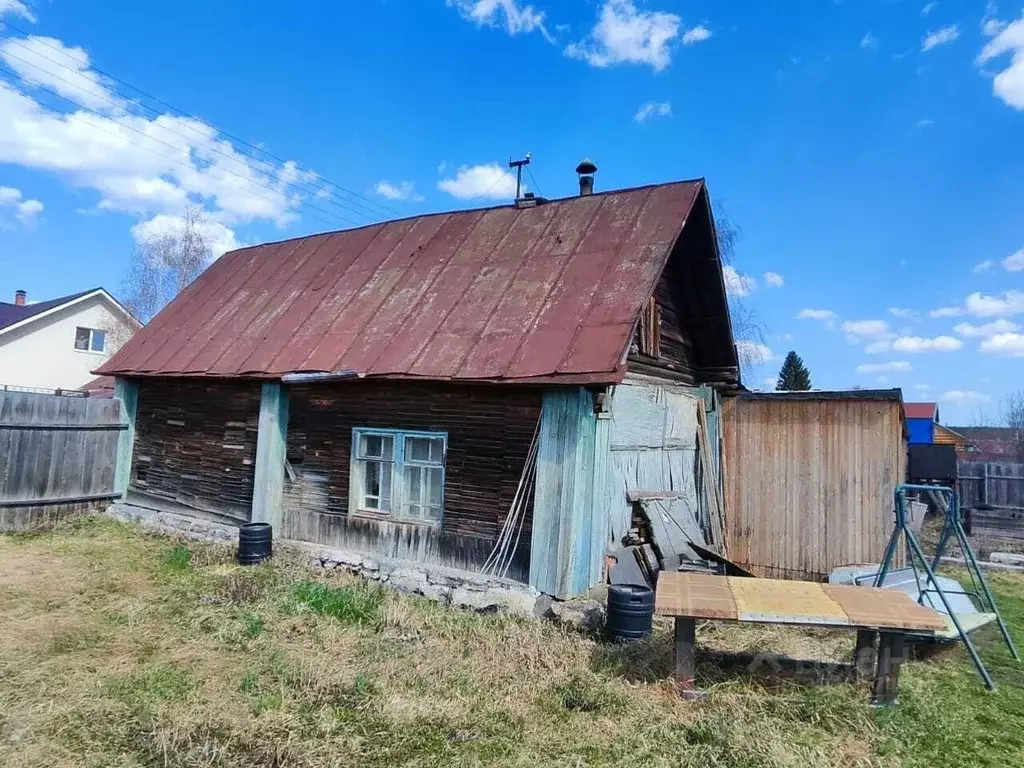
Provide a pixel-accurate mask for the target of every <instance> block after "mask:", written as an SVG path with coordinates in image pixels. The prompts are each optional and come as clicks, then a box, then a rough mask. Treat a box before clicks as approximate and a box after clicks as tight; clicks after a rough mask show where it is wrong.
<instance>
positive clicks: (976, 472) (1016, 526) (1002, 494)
mask: <svg viewBox="0 0 1024 768" xmlns="http://www.w3.org/2000/svg"><path fill="white" fill-rule="evenodd" d="M957 486H958V488H957V490H958V492H959V494H960V504H961V506H963V507H965V508H966V507H973V508H974V509H975V512H974V532H975V533H976V534H978V535H981V536H995V537H1000V538H1009V539H1024V464H1012V463H1009V462H1001V461H993V462H982V461H963V462H960V464H959V465H958V466H957Z"/></svg>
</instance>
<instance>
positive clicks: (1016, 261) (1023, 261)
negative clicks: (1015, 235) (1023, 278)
mask: <svg viewBox="0 0 1024 768" xmlns="http://www.w3.org/2000/svg"><path fill="white" fill-rule="evenodd" d="M1002 264H1003V269H1005V270H1006V271H1007V272H1022V271H1024V248H1021V249H1020V250H1019V251H1017V252H1016V253H1014V254H1011V255H1009V256H1007V257H1006V258H1005V259H1003V261H1002Z"/></svg>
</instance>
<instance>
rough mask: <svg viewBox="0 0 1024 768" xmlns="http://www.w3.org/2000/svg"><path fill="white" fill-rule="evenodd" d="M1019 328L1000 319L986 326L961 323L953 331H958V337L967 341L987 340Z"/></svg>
mask: <svg viewBox="0 0 1024 768" xmlns="http://www.w3.org/2000/svg"><path fill="white" fill-rule="evenodd" d="M1019 328H1020V327H1019V326H1018V325H1017V324H1016V323H1011V322H1010V321H1009V320H1006V319H1005V318H999V319H998V320H994V321H992V322H991V323H985V324H984V325H972V324H971V323H960V324H959V325H956V326H954V327H953V330H954V331H956V333H957V335H958V336H963V337H964V338H965V339H987V338H989V337H990V336H995V335H996V334H997V333H1013V332H1014V331H1017V330H1019Z"/></svg>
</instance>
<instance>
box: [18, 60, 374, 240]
mask: <svg viewBox="0 0 1024 768" xmlns="http://www.w3.org/2000/svg"><path fill="white" fill-rule="evenodd" d="M7 71H8V72H10V74H12V75H14V76H15V77H18V73H17V72H15V71H14V70H12V69H10V68H9V67H8V69H7ZM50 74H51V75H52V73H50ZM36 87H37V88H39V89H40V90H43V91H45V92H46V93H49V94H51V95H53V96H56V97H57V98H58V99H64V100H65V101H67V102H69V103H71V104H74V105H75V106H76V107H78V108H79V109H82V110H85V111H86V112H89V113H91V114H94V115H96V116H97V117H100V118H103V119H105V120H106V119H109V118H107V116H106V115H104V114H102V113H101V112H98V111H96V110H95V109H92V108H91V107H87V106H85V105H84V104H80V103H79V102H77V101H75V100H74V99H71V98H69V97H67V96H64V95H63V94H60V93H57V91H54V90H52V89H51V88H47V87H46V86H44V85H37V86H36ZM117 125H118V126H120V127H122V128H127V129H128V130H130V131H133V132H135V133H137V134H139V135H140V136H143V137H145V138H147V139H150V140H151V141H155V142H157V143H159V144H163V145H164V146H167V147H170V148H171V149H173V150H175V151H179V150H180V149H181V148H180V147H175V146H174V145H173V144H168V143H167V142H166V141H161V140H160V139H157V138H154V137H152V136H149V135H147V134H145V133H143V132H142V131H140V130H139V129H137V128H135V127H134V126H131V125H127V124H125V123H117ZM92 127H93V128H94V129H97V130H99V131H101V132H103V133H106V134H107V135H108V136H113V137H115V138H118V139H121V140H124V141H127V142H128V143H129V144H131V145H132V146H136V147H138V148H139V149H144V150H146V151H147V152H150V153H152V154H154V155H156V156H157V157H159V158H162V159H164V160H167V161H169V162H172V163H175V164H177V165H179V166H181V167H183V168H184V167H189V168H192V166H191V165H188V166H186V163H185V162H184V161H182V160H181V159H180V158H176V157H168V156H167V155H164V154H161V153H160V152H157V151H156V150H155V149H153V148H152V147H148V146H145V145H144V144H140V143H139V142H137V141H131V140H130V139H128V138H126V137H125V136H122V135H120V134H117V133H115V132H113V131H110V130H107V129H106V128H104V127H103V126H102V125H93V126H92ZM225 171H226V172H227V173H231V174H232V175H234V176H239V174H237V173H233V172H232V171H230V170H227V169H225ZM239 178H244V177H242V176H239ZM222 181H223V182H224V183H226V184H228V186H231V187H234V188H235V189H237V190H240V191H242V192H247V193H249V194H253V195H256V196H257V197H261V198H263V199H264V200H267V201H269V202H272V203H275V204H277V205H280V204H281V200H275V199H274V198H271V197H267V196H266V195H261V194H259V193H258V192H256V189H266V190H267V191H270V192H274V191H275V190H270V189H269V188H268V187H266V186H264V185H262V184H259V183H256V182H251V183H252V186H253V187H255V189H252V188H250V189H246V188H245V187H241V186H239V185H238V184H232V183H230V182H229V181H227V180H226V179H222ZM247 181H251V180H248V179H247ZM277 194H283V193H281V192H279V191H278V192H277ZM286 202H287V201H286ZM300 204H301V205H306V206H308V207H309V208H312V209H313V210H315V211H320V212H321V213H324V214H326V215H327V216H333V217H334V218H335V219H341V220H342V221H345V222H347V223H349V224H352V225H353V226H357V227H359V226H363V224H362V222H357V221H353V220H352V219H348V218H346V217H344V216H342V215H340V214H337V213H333V212H331V211H325V210H324V209H322V208H318V207H317V206H315V205H311V204H310V203H307V202H305V201H300ZM314 218H316V219H318V220H319V221H321V222H323V223H325V224H327V225H328V226H330V227H334V226H336V222H332V221H329V220H327V219H324V218H322V217H320V216H315V215H314Z"/></svg>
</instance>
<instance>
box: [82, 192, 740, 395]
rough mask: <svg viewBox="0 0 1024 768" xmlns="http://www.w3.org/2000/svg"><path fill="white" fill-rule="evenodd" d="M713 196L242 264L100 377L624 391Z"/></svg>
mask: <svg viewBox="0 0 1024 768" xmlns="http://www.w3.org/2000/svg"><path fill="white" fill-rule="evenodd" d="M703 190H704V183H703V181H700V180H697V181H685V182H676V183H671V184H662V185H657V186H650V187H642V188H636V189H628V190H620V191H615V192H606V193H602V194H596V195H593V196H589V197H572V198H566V199H563V200H556V201H550V202H545V203H543V204H541V205H538V206H537V207H535V208H522V209H519V208H516V207H513V206H504V207H498V208H490V209H477V210H468V211H456V212H452V213H441V214H431V215H425V216H418V217H415V218H409V219H403V220H398V221H390V222H385V223H382V224H375V225H371V226H367V227H361V228H358V229H350V230H344V231H340V232H331V233H326V234H321V235H314V236H310V237H304V238H300V239H295V240H288V241H284V242H279V243H270V244H267V245H261V246H255V247H251V248H244V249H241V250H238V251H234V252H232V253H228V254H226V255H224V256H222V257H221V258H220V259H219V260H218V261H217V262H215V263H214V264H213V265H212V266H211V267H210V268H209V269H207V270H206V272H204V273H203V274H202V275H201V276H200V277H199V278H198V279H197V280H196V281H195V282H194V283H192V285H190V286H189V287H188V288H187V289H186V290H185V291H183V292H182V293H181V294H180V295H179V296H178V297H177V298H176V299H175V300H174V301H173V302H172V303H171V304H170V305H169V306H168V307H167V308H166V309H164V310H163V311H162V312H161V313H160V314H159V315H157V317H156V318H154V319H153V321H152V322H150V323H149V324H148V325H147V326H146V327H145V328H143V329H142V331H140V332H139V333H138V334H136V335H135V337H134V338H133V339H132V340H131V341H129V342H128V343H127V344H126V345H125V346H124V347H122V349H121V350H120V351H119V352H117V353H116V354H115V355H114V356H113V357H112V358H111V359H110V360H109V361H108V362H107V363H106V364H105V365H103V366H102V367H101V368H100V369H99V370H98V371H97V372H98V373H100V374H106V375H122V376H125V375H127V376H133V375H134V376H139V375H163V376H189V375H200V376H246V377H256V378H279V377H281V376H283V375H286V374H289V373H301V372H309V373H312V372H342V371H345V372H355V373H357V374H358V375H360V376H382V377H391V378H400V377H425V378H432V379H460V380H485V381H519V382H528V381H555V380H557V381H560V382H564V383H570V382H571V383H614V382H617V381H621V379H622V377H623V375H624V373H625V359H626V354H627V352H628V349H629V343H630V340H631V338H632V335H633V329H634V326H635V323H636V321H637V318H638V316H639V313H640V310H641V308H642V307H643V305H644V303H645V302H646V301H647V299H648V298H649V297H650V295H651V293H652V291H653V290H654V287H655V284H656V282H657V280H658V277H659V275H660V274H661V272H662V270H663V268H664V267H665V264H666V261H667V260H668V256H669V253H670V252H671V250H672V247H673V245H674V243H675V242H676V240H677V238H678V237H679V235H680V233H681V232H682V229H683V226H684V224H685V223H686V221H687V218H688V217H689V216H690V213H691V210H692V209H693V208H694V205H695V203H696V201H697V200H698V198H700V199H702V200H705V199H706V196H705V195H703ZM705 204H706V203H705ZM719 278H720V269H719ZM719 282H721V281H720V280H719ZM717 290H722V288H721V286H720V285H719V286H718V288H717Z"/></svg>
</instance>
